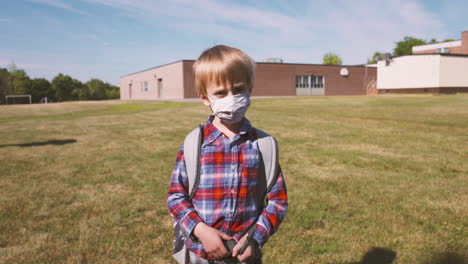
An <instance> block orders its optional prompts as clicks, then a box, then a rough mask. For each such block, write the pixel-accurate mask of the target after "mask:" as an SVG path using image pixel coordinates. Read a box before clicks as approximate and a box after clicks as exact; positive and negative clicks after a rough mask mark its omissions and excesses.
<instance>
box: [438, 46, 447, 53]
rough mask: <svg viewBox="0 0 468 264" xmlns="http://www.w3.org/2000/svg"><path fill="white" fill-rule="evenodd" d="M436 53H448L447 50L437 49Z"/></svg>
mask: <svg viewBox="0 0 468 264" xmlns="http://www.w3.org/2000/svg"><path fill="white" fill-rule="evenodd" d="M437 53H449V48H448V47H446V48H438V49H437Z"/></svg>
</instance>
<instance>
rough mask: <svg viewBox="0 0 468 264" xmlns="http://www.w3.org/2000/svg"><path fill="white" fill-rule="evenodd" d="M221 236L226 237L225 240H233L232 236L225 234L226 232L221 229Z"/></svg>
mask: <svg viewBox="0 0 468 264" xmlns="http://www.w3.org/2000/svg"><path fill="white" fill-rule="evenodd" d="M219 236H220V237H221V238H222V239H224V240H231V239H232V237H230V236H228V235H226V234H224V233H223V232H221V231H219Z"/></svg>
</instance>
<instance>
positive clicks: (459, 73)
mask: <svg viewBox="0 0 468 264" xmlns="http://www.w3.org/2000/svg"><path fill="white" fill-rule="evenodd" d="M439 86H440V87H468V56H463V57H455V56H442V57H441V58H440V84H439Z"/></svg>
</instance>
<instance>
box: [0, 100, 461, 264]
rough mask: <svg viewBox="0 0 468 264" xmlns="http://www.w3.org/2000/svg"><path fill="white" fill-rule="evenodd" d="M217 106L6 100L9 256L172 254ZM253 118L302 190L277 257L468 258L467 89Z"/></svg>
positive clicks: (272, 252)
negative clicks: (182, 204)
mask: <svg viewBox="0 0 468 264" xmlns="http://www.w3.org/2000/svg"><path fill="white" fill-rule="evenodd" d="M208 114H209V110H208V109H207V108H206V107H204V106H203V105H202V104H201V103H181V102H120V101H110V102H81V103H60V104H49V105H18V106H0V263H59V262H60V263H172V260H171V247H172V222H171V217H170V216H169V213H168V211H167V209H166V205H165V197H166V192H167V188H168V183H169V179H170V174H171V171H172V167H173V164H174V161H175V157H176V153H177V150H178V148H179V146H180V144H181V143H182V140H183V138H184V136H185V135H186V134H187V133H188V132H189V131H190V130H191V129H193V128H194V127H195V126H196V125H197V124H198V123H199V122H203V121H204V120H206V118H207V116H208ZM247 116H248V118H249V119H250V120H251V122H252V124H253V125H254V126H256V127H259V128H261V129H262V130H265V131H267V132H269V133H271V134H273V135H275V136H276V138H277V139H278V141H279V143H280V161H281V165H282V169H283V172H284V174H285V177H286V183H287V185H288V193H289V204H290V209H289V212H288V215H287V216H286V219H285V221H284V222H283V224H282V226H281V227H280V230H279V231H278V233H277V234H275V235H274V236H273V237H272V238H271V239H270V240H269V242H268V243H267V245H266V246H265V248H264V253H265V257H264V263H266V264H269V263H330V264H331V263H333V264H336V263H341V264H364V263H394V264H396V263H405V264H406V263H424V264H429V263H436V264H439V263H440V264H442V263H456V264H460V263H466V261H467V257H468V248H467V245H468V231H467V225H468V206H467V202H468V95H466V94H465V95H443V96H434V95H413V96H410V95H402V96H368V97H298V98H277V99H253V102H252V107H251V109H250V110H249V112H248V114H247ZM392 259H393V262H392ZM450 261H451V262H450Z"/></svg>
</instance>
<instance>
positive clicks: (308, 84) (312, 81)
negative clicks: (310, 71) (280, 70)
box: [296, 75, 324, 88]
mask: <svg viewBox="0 0 468 264" xmlns="http://www.w3.org/2000/svg"><path fill="white" fill-rule="evenodd" d="M323 87H324V78H323V76H315V75H305V76H296V88H323Z"/></svg>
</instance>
